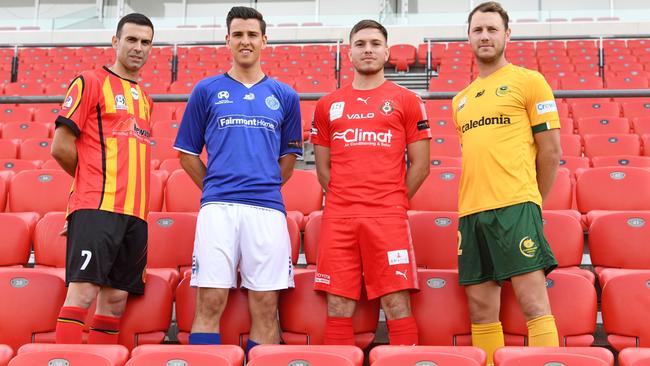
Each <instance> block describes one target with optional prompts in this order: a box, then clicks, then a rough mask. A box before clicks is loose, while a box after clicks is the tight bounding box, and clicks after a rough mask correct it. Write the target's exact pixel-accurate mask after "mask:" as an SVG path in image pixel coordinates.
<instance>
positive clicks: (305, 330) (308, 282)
mask: <svg viewBox="0 0 650 366" xmlns="http://www.w3.org/2000/svg"><path fill="white" fill-rule="evenodd" d="M308 224H309V223H308ZM294 281H295V285H296V287H295V288H292V289H288V290H286V291H282V292H281V293H280V299H279V305H278V309H279V310H278V311H279V314H280V328H281V329H282V338H283V340H284V342H285V343H286V344H299V345H303V344H323V334H324V330H325V320H326V318H327V300H326V298H325V294H324V293H322V292H320V291H314V271H313V270H296V271H295V274H294ZM378 320H379V300H378V299H375V300H367V299H366V295H365V290H363V289H362V291H361V300H360V301H359V302H358V303H357V306H356V310H355V313H354V316H353V317H352V321H353V327H354V333H355V343H356V345H357V346H358V347H361V348H366V347H368V346H369V345H370V344H371V343H372V341H373V339H374V338H375V331H376V329H377V322H378Z"/></svg>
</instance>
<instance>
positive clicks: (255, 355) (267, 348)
mask: <svg viewBox="0 0 650 366" xmlns="http://www.w3.org/2000/svg"><path fill="white" fill-rule="evenodd" d="M248 356H249V360H248V361H249V363H248V365H258V366H259V365H294V364H296V365H297V364H301V363H303V364H308V365H313V366H316V365H323V366H333V365H341V366H343V365H350V366H361V365H362V364H363V351H362V350H361V349H359V348H358V347H355V346H329V345H328V346H325V345H305V346H302V345H271V344H265V345H260V346H256V347H254V348H252V349H251V351H250V353H249V355H248ZM333 356H336V357H333ZM294 360H296V361H295V362H292V361H294ZM297 360H301V361H297ZM305 362H306V363H305Z"/></svg>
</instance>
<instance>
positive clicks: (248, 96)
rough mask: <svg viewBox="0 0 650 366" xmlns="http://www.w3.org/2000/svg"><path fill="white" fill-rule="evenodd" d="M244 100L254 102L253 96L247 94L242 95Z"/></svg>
mask: <svg viewBox="0 0 650 366" xmlns="http://www.w3.org/2000/svg"><path fill="white" fill-rule="evenodd" d="M244 100H255V94H253V93H248V94H246V95H244Z"/></svg>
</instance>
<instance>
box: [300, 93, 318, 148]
mask: <svg viewBox="0 0 650 366" xmlns="http://www.w3.org/2000/svg"><path fill="white" fill-rule="evenodd" d="M315 109H316V102H315V101H310V100H304V101H300V119H301V121H302V122H301V123H302V134H303V140H307V139H309V133H310V131H311V125H312V122H313V121H314V111H315Z"/></svg>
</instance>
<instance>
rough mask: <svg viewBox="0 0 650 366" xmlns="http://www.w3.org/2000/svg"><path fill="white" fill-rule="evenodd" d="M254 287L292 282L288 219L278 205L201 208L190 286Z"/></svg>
mask: <svg viewBox="0 0 650 366" xmlns="http://www.w3.org/2000/svg"><path fill="white" fill-rule="evenodd" d="M238 266H239V272H240V273H241V279H242V282H241V286H242V287H245V288H247V289H249V290H253V291H272V290H281V289H286V288H289V287H294V283H293V265H292V264H291V241H290V239H289V231H288V230H287V219H286V217H285V216H284V214H283V213H282V212H280V211H277V210H273V209H269V208H264V207H257V206H249V205H243V204H236V203H222V202H217V203H210V204H207V205H204V206H203V207H201V209H200V210H199V215H198V218H197V221H196V236H195V237H194V253H193V255H192V279H191V281H190V285H191V286H196V287H210V288H234V287H237V268H238Z"/></svg>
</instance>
